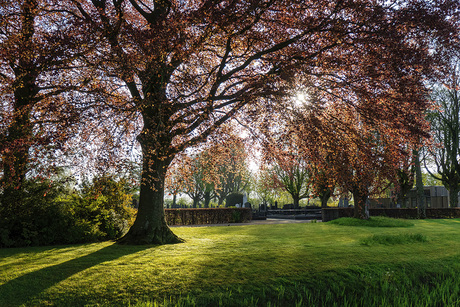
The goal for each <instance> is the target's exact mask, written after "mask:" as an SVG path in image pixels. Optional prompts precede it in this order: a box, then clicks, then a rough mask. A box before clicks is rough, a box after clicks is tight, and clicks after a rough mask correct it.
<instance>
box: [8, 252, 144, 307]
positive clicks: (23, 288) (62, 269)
mask: <svg viewBox="0 0 460 307" xmlns="http://www.w3.org/2000/svg"><path fill="white" fill-rule="evenodd" d="M151 247H152V246H151V245H135V246H133V245H126V246H122V245H118V244H112V245H109V246H107V247H104V248H101V249H99V250H97V251H95V252H92V253H90V254H87V255H84V256H81V257H78V256H77V257H76V258H73V259H71V260H68V261H65V262H63V263H59V264H56V265H51V266H48V267H46V268H42V269H39V270H37V271H34V272H31V273H27V274H25V275H22V276H20V277H17V278H15V279H12V280H10V281H8V282H6V283H5V284H3V285H0V306H20V305H22V304H26V303H27V302H28V301H29V300H31V299H33V298H35V297H37V296H38V295H40V293H42V292H43V291H45V290H46V289H48V288H50V287H52V286H54V285H56V284H58V283H59V282H61V281H64V280H66V279H67V278H69V277H71V276H72V275H74V274H77V273H79V272H82V271H84V270H86V269H89V268H91V267H93V266H96V265H98V264H101V263H103V262H106V261H113V260H115V259H117V258H120V257H123V256H126V255H129V254H135V253H137V252H139V251H142V250H145V249H148V248H151ZM53 248H54V247H53Z"/></svg>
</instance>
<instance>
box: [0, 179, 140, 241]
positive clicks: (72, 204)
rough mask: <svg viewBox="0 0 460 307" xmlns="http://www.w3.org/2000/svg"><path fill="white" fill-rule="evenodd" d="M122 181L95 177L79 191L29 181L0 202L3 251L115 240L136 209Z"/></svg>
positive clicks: (43, 181)
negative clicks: (8, 248) (5, 248)
mask: <svg viewBox="0 0 460 307" xmlns="http://www.w3.org/2000/svg"><path fill="white" fill-rule="evenodd" d="M130 203H131V196H130V195H129V194H128V193H127V192H126V189H125V186H124V182H123V180H118V181H116V180H114V179H113V178H112V177H107V176H106V177H101V178H95V179H94V180H93V181H92V182H91V183H85V184H83V187H82V188H81V189H80V190H78V189H73V188H70V187H69V186H68V185H67V184H66V182H65V181H55V182H52V181H50V180H28V181H27V182H26V183H25V185H24V189H23V190H22V191H21V192H19V191H18V193H16V195H14V196H11V197H10V198H9V199H6V198H5V197H0V247H16V246H38V245H54V244H71V243H82V242H93V241H100V240H109V239H117V238H119V237H120V236H121V235H123V233H124V232H125V231H126V230H127V229H128V228H129V226H130V223H131V222H132V220H133V218H134V214H135V210H134V209H132V208H130V207H129V204H130Z"/></svg>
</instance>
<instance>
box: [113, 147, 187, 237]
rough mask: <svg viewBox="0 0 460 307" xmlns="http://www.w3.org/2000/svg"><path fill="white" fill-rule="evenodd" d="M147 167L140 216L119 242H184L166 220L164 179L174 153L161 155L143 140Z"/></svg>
mask: <svg viewBox="0 0 460 307" xmlns="http://www.w3.org/2000/svg"><path fill="white" fill-rule="evenodd" d="M142 143H143V142H142V141H141V146H142V152H143V168H142V179H141V190H140V195H139V209H138V212H137V216H136V220H135V221H134V224H133V226H131V228H130V229H129V231H128V233H127V234H126V235H125V236H123V237H122V238H121V239H120V240H119V241H118V243H121V244H133V245H141V244H173V243H180V242H183V240H182V239H180V238H179V237H177V236H176V235H175V234H174V233H173V232H172V231H171V229H170V228H169V227H168V225H167V224H166V220H165V214H164V206H163V203H164V182H165V176H166V170H167V168H168V166H169V164H170V162H171V161H172V158H170V157H160V156H158V155H155V154H153V155H152V154H151V153H152V152H156V150H155V148H152V147H151V144H142Z"/></svg>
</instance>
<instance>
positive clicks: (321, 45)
mask: <svg viewBox="0 0 460 307" xmlns="http://www.w3.org/2000/svg"><path fill="white" fill-rule="evenodd" d="M457 2H458V1H443V2H442V3H440V4H439V5H438V3H437V1H422V0H419V1H409V2H406V1H401V2H396V1H395V2H393V1H367V0H356V1H347V0H345V1H342V0H336V1H329V0H328V1H323V0H319V1H287V0H239V1H233V0H225V1H215V0H177V1H173V0H155V1H151V0H150V1H140V0H113V1H108V0H74V1H73V7H66V8H63V9H65V10H69V11H72V12H73V13H74V15H77V16H79V17H80V18H81V19H82V20H84V21H85V22H87V23H89V24H91V31H92V32H91V35H90V37H88V41H89V42H92V43H95V42H97V43H98V44H99V47H98V49H97V50H95V51H94V52H93V53H92V54H91V55H88V56H87V57H86V58H85V59H86V60H87V61H88V62H89V63H92V65H94V67H95V68H97V69H98V71H99V72H100V73H101V74H102V73H103V74H105V76H106V77H105V78H106V80H109V81H110V82H105V83H101V85H102V84H104V89H105V90H106V92H107V93H110V97H111V99H114V97H115V96H116V95H118V98H119V99H125V100H126V101H128V102H129V105H128V104H127V105H126V108H125V109H124V111H125V112H134V114H137V115H138V116H140V117H141V118H142V121H143V128H142V131H141V132H140V133H139V135H138V137H137V140H138V141H139V144H140V146H141V148H142V154H143V162H142V164H143V170H142V180H141V189H140V203H139V211H138V215H137V218H136V221H135V222H134V225H133V226H132V227H131V229H130V230H129V232H128V233H127V234H126V235H125V236H124V237H123V238H122V239H121V241H120V242H121V243H128V244H152V243H154V244H164V243H174V242H179V241H180V239H179V238H178V237H176V236H175V235H174V234H173V233H172V232H171V230H170V229H169V228H168V226H167V225H166V222H165V219H164V209H163V196H164V182H165V174H166V171H167V168H168V166H169V165H170V163H171V161H172V160H173V158H174V156H175V155H176V154H178V153H179V152H182V151H183V150H184V149H186V148H188V147H190V146H192V145H195V144H198V143H200V142H203V141H205V140H206V138H207V137H208V136H210V135H212V134H216V133H218V130H219V127H221V125H222V124H224V123H225V122H227V121H228V120H230V119H232V118H235V117H238V118H240V119H241V118H243V117H244V116H246V120H247V121H255V120H257V118H259V117H260V114H261V112H270V113H272V115H273V117H274V118H275V120H276V117H275V113H276V112H277V111H280V110H281V111H283V112H289V110H288V109H285V108H282V109H280V108H277V107H276V106H279V104H282V101H283V100H285V97H287V96H288V95H291V94H292V89H293V87H294V86H295V85H296V84H301V85H302V86H303V88H318V89H319V90H320V91H323V92H324V93H327V94H328V95H330V97H334V94H336V95H338V96H335V98H337V99H342V100H347V98H349V99H348V100H347V101H350V104H353V102H352V101H355V99H354V98H355V97H357V98H359V99H357V100H356V101H360V103H359V104H355V105H354V107H355V110H356V112H357V113H358V114H361V113H363V114H364V116H365V117H366V118H367V120H368V122H369V123H370V124H371V123H372V119H373V118H376V117H381V116H382V114H376V113H375V112H374V110H375V109H374V107H378V106H381V105H385V106H387V111H388V113H386V114H384V115H385V116H387V117H388V118H387V119H388V125H390V126H391V125H392V128H394V129H399V127H398V125H399V124H400V121H399V118H400V117H404V119H405V120H406V121H407V123H405V124H404V127H401V129H402V128H407V127H413V131H412V133H413V134H417V133H418V129H416V127H414V125H415V124H417V119H418V118H419V117H418V114H419V112H420V110H421V109H422V108H423V107H424V98H423V97H422V95H420V94H418V93H419V91H422V89H423V87H422V83H421V78H422V77H425V76H426V75H429V74H430V73H431V71H432V66H434V65H436V64H437V63H439V61H438V60H439V58H438V55H439V53H438V52H437V50H436V48H438V47H441V46H444V45H446V44H449V43H450V42H451V40H454V39H455V38H456V35H457V31H458V28H457V27H458V25H457V24H455V22H456V19H455V18H450V17H451V16H452V14H453V13H454V12H455V10H456V9H457V8H456V6H458V3H457ZM432 38H433V39H434V38H435V39H436V43H437V44H431V42H433V41H432V40H431V39H432ZM428 47H430V48H428ZM341 87H344V88H345V89H346V90H344V91H343V92H341V91H340V90H339V89H340V88H341ZM401 88H404V91H405V92H406V93H408V94H415V96H414V97H413V98H411V99H410V100H409V101H405V100H404V99H405V98H406V96H408V94H407V95H404V96H401V101H396V100H395V97H396V96H397V95H396V94H394V93H396V92H398V93H399V92H400V89H401ZM342 94H343V95H347V96H342ZM374 98H376V99H374ZM329 101H330V103H333V100H329ZM108 103H110V101H108ZM317 107H318V108H320V107H321V106H319V105H318V106H317ZM121 111H123V110H120V112H121ZM400 111H403V112H402V113H401V114H400ZM392 114H394V116H395V117H396V118H398V121H397V123H396V124H394V125H393V124H392V123H393V122H392V120H391V118H390V117H391V116H392ZM411 116H413V117H414V118H415V119H411ZM259 128H260V129H262V127H259ZM406 130H407V131H408V130H410V129H406Z"/></svg>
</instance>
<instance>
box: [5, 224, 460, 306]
mask: <svg viewBox="0 0 460 307" xmlns="http://www.w3.org/2000/svg"><path fill="white" fill-rule="evenodd" d="M345 224H347V223H345ZM397 226H399V227H367V226H346V225H338V224H332V223H301V224H279V225H246V226H220V227H177V228H173V231H174V232H175V233H176V234H177V235H179V236H180V237H182V238H183V239H185V240H186V242H185V243H181V244H176V245H166V246H119V245H116V244H114V243H113V242H103V243H97V244H85V245H74V246H54V247H34V248H14V249H2V250H0V306H21V305H25V306H129V305H130V306H136V305H137V306H157V305H181V306H188V305H196V306H203V305H209V306H216V305H219V304H220V305H225V306H243V305H261V306H295V305H298V306H308V305H312V304H313V305H315V306H316V305H323V306H332V305H333V304H334V303H336V305H337V306H364V305H376V306H377V305H380V306H404V305H406V306H411V305H413V306H460V286H459V285H458V284H459V283H458V282H457V281H456V280H458V279H460V220H459V219H452V220H413V221H412V220H411V221H410V222H409V223H408V225H397ZM401 226H405V227H401Z"/></svg>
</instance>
